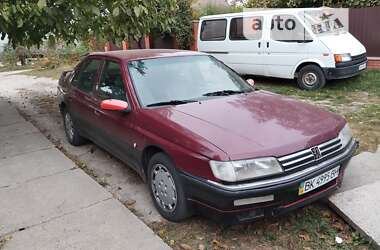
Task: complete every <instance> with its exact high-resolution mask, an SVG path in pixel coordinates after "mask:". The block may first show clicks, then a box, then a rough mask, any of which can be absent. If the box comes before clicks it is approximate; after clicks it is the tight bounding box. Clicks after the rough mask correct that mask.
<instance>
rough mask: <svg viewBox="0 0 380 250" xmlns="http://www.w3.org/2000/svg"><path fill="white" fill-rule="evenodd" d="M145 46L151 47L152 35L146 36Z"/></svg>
mask: <svg viewBox="0 0 380 250" xmlns="http://www.w3.org/2000/svg"><path fill="white" fill-rule="evenodd" d="M144 43H145V48H146V49H150V35H147V36H145V37H144Z"/></svg>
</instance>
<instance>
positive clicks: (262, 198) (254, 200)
mask: <svg viewBox="0 0 380 250" xmlns="http://www.w3.org/2000/svg"><path fill="white" fill-rule="evenodd" d="M273 200H274V195H273V194H270V195H266V196H259V197H252V198H246V199H240V200H234V206H243V205H249V204H256V203H262V202H267V201H273Z"/></svg>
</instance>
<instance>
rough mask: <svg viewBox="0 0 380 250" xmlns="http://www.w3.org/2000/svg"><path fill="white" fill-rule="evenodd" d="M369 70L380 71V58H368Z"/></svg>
mask: <svg viewBox="0 0 380 250" xmlns="http://www.w3.org/2000/svg"><path fill="white" fill-rule="evenodd" d="M368 68H369V69H380V58H368Z"/></svg>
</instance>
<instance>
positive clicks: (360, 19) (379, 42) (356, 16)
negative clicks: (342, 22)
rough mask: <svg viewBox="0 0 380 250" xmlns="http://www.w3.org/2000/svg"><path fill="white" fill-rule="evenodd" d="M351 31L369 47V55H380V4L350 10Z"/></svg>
mask: <svg viewBox="0 0 380 250" xmlns="http://www.w3.org/2000/svg"><path fill="white" fill-rule="evenodd" d="M349 22H350V23H349V31H350V33H351V34H352V35H354V36H355V37H356V38H357V39H359V41H360V42H361V43H362V44H364V46H365V47H366V49H367V56H369V57H380V6H378V7H370V8H360V9H350V10H349Z"/></svg>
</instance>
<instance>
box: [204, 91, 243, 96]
mask: <svg viewBox="0 0 380 250" xmlns="http://www.w3.org/2000/svg"><path fill="white" fill-rule="evenodd" d="M242 93H245V91H241V90H220V91H215V92H210V93H206V94H203V96H226V95H235V94H242Z"/></svg>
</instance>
